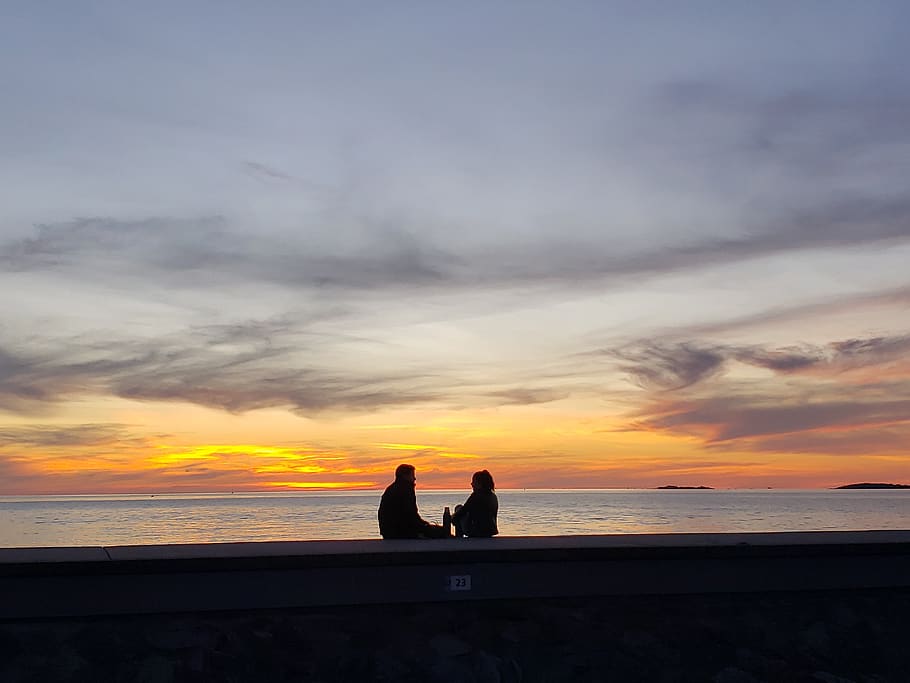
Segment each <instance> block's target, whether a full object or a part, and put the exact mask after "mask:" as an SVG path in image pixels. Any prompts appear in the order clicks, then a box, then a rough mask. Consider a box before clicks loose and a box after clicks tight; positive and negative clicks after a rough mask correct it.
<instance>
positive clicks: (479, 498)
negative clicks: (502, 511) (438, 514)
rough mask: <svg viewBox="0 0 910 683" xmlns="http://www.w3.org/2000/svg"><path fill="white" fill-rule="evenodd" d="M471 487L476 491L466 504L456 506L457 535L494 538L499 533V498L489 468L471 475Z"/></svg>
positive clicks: (454, 520) (454, 519)
mask: <svg viewBox="0 0 910 683" xmlns="http://www.w3.org/2000/svg"><path fill="white" fill-rule="evenodd" d="M471 488H472V489H473V490H474V492H473V493H472V494H471V495H470V496H468V499H467V500H466V501H465V502H464V505H456V506H455V514H454V515H452V523H453V524H454V525H455V535H456V536H458V537H459V538H460V537H462V536H469V537H471V538H492V537H493V536H495V535H496V534H498V533H499V529H498V528H497V526H496V514H497V513H498V512H499V500H498V499H497V498H496V493H495V491H496V485H495V484H494V483H493V475H492V474H490V473H489V472H488V471H487V470H480V472H475V473H474V476H473V477H471Z"/></svg>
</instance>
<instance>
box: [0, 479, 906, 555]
mask: <svg viewBox="0 0 910 683" xmlns="http://www.w3.org/2000/svg"><path fill="white" fill-rule="evenodd" d="M497 494H498V496H499V520H498V521H499V530H500V535H501V536H562V535H573V534H651V533H697V532H751V531H827V530H839V531H847V530H867V529H899V530H910V490H837V489H835V490H781V489H774V490H766V489H762V490H688V489H684V490H630V489H611V490H502V491H497ZM380 495H381V491H345V492H339V491H332V492H314V491H307V492H268V493H239V492H238V493H180V494H155V495H151V494H131V495H79V496H0V548H30V547H73V546H113V545H148V544H164V543H169V544H170V543H224V542H236V541H279V540H281V541H303V540H327V539H368V538H378V537H379V530H378V527H377V522H376V510H377V507H378V505H379V497H380ZM466 496H467V493H466V492H465V491H420V490H419V489H418V493H417V504H418V507H419V510H420V513H421V515H422V516H423V517H424V519H427V520H430V521H435V522H440V521H441V518H442V512H443V509H444V508H445V507H446V506H448V507H450V508H452V509H454V507H455V505H456V504H457V503H460V502H463V501H464V499H465V497H466Z"/></svg>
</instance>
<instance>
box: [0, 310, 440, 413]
mask: <svg viewBox="0 0 910 683" xmlns="http://www.w3.org/2000/svg"><path fill="white" fill-rule="evenodd" d="M284 325H285V323H284V322H283V321H271V322H269V321H252V322H250V323H248V324H246V325H219V326H211V327H200V328H194V329H191V330H188V331H186V332H185V333H181V334H177V335H170V336H165V337H161V338H154V339H148V340H139V339H116V338H115V339H111V340H109V341H105V342H97V341H95V342H86V341H84V340H79V339H72V340H66V343H62V344H60V345H59V346H58V348H57V349H56V350H45V351H44V352H43V353H42V354H41V355H37V354H24V353H20V354H13V353H12V352H8V351H3V350H2V349H0V359H2V361H3V365H2V366H0V409H2V410H6V411H11V412H21V413H26V412H28V413H32V412H40V411H42V410H46V409H47V407H48V406H47V404H49V403H51V404H52V403H54V402H57V401H62V400H65V399H67V398H70V397H72V396H78V395H84V394H93V393H94V394H101V395H114V396H120V397H123V398H129V399H136V400H148V401H174V400H176V401H186V402H190V403H196V404H199V405H204V406H209V407H213V408H220V409H224V410H229V411H236V412H240V411H247V410H254V409H257V408H268V407H288V408H290V409H292V410H295V411H298V412H301V413H310V412H317V411H324V410H334V409H344V410H367V409H373V408H378V407H382V406H391V405H403V404H409V403H416V402H426V401H432V400H434V399H436V398H437V397H438V396H439V394H440V392H439V389H438V384H439V382H440V378H439V377H438V376H436V375H430V374H427V375H421V374H419V373H416V372H410V373H408V372H400V373H396V372H394V371H388V372H383V371H373V372H360V373H357V372H346V371H343V370H338V371H332V370H330V369H326V368H324V367H321V366H319V365H318V364H315V363H308V362H307V361H306V357H307V351H308V349H307V347H306V343H307V341H306V339H305V336H304V340H303V341H301V340H300V338H299V337H300V336H301V335H299V334H296V335H290V336H288V335H287V334H285V332H286V331H285V328H284ZM295 342H300V343H301V344H304V345H303V346H300V345H297V344H296V343H295ZM309 343H310V344H311V343H312V342H309Z"/></svg>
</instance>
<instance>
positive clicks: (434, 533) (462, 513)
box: [379, 465, 499, 538]
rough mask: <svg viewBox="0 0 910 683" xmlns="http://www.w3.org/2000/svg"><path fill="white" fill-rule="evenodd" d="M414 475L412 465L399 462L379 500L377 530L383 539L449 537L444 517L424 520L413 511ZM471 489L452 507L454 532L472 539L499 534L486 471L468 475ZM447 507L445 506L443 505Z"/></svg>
mask: <svg viewBox="0 0 910 683" xmlns="http://www.w3.org/2000/svg"><path fill="white" fill-rule="evenodd" d="M416 485H417V474H416V472H415V470H414V466H413V465H399V466H398V467H397V469H396V470H395V481H393V482H392V483H391V484H389V486H388V488H386V490H385V493H383V494H382V500H381V501H380V503H379V533H380V534H382V537H383V538H450V537H451V532H450V531H449V525H448V524H447V523H446V520H445V518H444V519H443V524H441V525H440V524H433V523H431V522H428V521H426V520H425V519H423V518H422V517H421V516H420V513H419V512H417V494H416V493H415V492H414V489H415V487H416ZM471 488H472V489H473V490H474V492H473V493H472V494H471V495H470V496H468V499H467V500H466V501H465V503H464V505H456V506H455V514H454V515H452V523H453V524H454V525H455V535H456V536H458V537H461V536H469V537H472V538H490V537H492V536H495V535H496V534H498V533H499V529H497V528H496V513H497V512H499V501H498V500H497V499H496V493H495V488H496V487H495V485H494V484H493V476H492V475H491V474H490V473H489V472H487V471H486V470H481V471H480V472H475V473H474V476H473V477H471ZM447 510H448V508H447Z"/></svg>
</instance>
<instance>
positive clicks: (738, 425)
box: [640, 383, 910, 443]
mask: <svg viewBox="0 0 910 683" xmlns="http://www.w3.org/2000/svg"><path fill="white" fill-rule="evenodd" d="M900 389H901V390H902V392H901V393H900V394H898V398H894V399H887V398H877V397H864V396H857V397H855V398H851V399H850V400H844V399H842V398H840V397H839V395H838V392H836V391H834V392H832V394H831V395H814V396H811V398H810V395H804V396H802V397H797V398H794V397H792V396H791V397H789V398H788V397H785V396H783V395H781V394H778V393H777V392H772V393H769V394H751V395H739V396H737V395H724V396H716V397H712V398H707V399H688V400H685V399H683V400H679V401H668V402H665V403H662V404H660V405H659V406H655V407H652V408H651V409H650V410H649V412H651V415H649V416H648V417H646V419H644V420H643V421H642V422H641V423H640V424H641V425H642V426H644V427H646V428H648V429H653V430H657V431H674V432H680V433H687V434H695V435H698V436H701V437H703V438H705V439H706V441H707V442H708V443H721V442H730V441H734V440H737V439H744V438H752V437H760V436H767V435H778V434H790V433H795V432H806V431H812V430H817V429H833V428H837V429H852V428H865V427H868V426H874V427H880V426H883V425H890V424H897V423H901V422H906V421H908V420H910V383H906V384H904V385H901V386H900ZM781 393H782V392H781ZM858 393H859V392H858ZM903 397H906V398H903ZM800 399H802V400H800ZM655 413H657V414H655Z"/></svg>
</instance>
